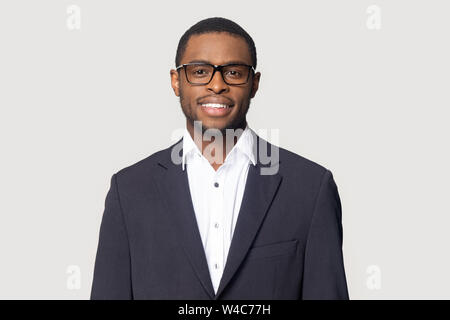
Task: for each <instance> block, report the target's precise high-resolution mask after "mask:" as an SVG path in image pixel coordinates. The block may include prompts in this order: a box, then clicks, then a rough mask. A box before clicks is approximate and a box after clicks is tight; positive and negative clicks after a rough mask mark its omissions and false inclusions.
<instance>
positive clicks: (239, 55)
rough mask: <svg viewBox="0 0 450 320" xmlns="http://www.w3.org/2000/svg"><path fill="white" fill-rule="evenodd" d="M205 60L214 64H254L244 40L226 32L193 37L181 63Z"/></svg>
mask: <svg viewBox="0 0 450 320" xmlns="http://www.w3.org/2000/svg"><path fill="white" fill-rule="evenodd" d="M197 60H203V61H208V62H210V63H212V64H217V65H219V64H225V63H229V62H242V63H245V64H249V65H251V64H252V59H251V56H250V50H249V47H248V45H247V42H246V41H245V40H244V38H242V37H239V36H236V35H231V34H229V33H226V32H213V33H205V34H199V35H193V36H191V37H190V38H189V41H188V43H187V46H186V50H185V52H184V54H183V57H182V59H181V63H189V62H192V61H197Z"/></svg>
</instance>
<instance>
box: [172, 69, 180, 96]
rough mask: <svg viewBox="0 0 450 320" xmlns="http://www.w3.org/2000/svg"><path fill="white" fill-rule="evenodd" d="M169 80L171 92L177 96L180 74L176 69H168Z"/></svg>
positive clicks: (178, 94)
mask: <svg viewBox="0 0 450 320" xmlns="http://www.w3.org/2000/svg"><path fill="white" fill-rule="evenodd" d="M170 82H171V85H172V89H173V92H174V93H175V95H176V96H177V97H179V96H180V74H179V73H178V71H177V70H175V69H171V70H170Z"/></svg>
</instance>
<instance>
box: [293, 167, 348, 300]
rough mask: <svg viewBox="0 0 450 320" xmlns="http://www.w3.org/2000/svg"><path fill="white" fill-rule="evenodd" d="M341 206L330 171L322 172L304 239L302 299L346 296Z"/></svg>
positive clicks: (342, 297) (331, 298) (344, 298)
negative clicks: (309, 223) (306, 237)
mask: <svg viewBox="0 0 450 320" xmlns="http://www.w3.org/2000/svg"><path fill="white" fill-rule="evenodd" d="M342 243H343V234H342V208H341V201H340V198H339V194H338V189H337V186H336V183H335V182H334V179H333V174H332V173H331V171H329V170H326V172H325V173H324V174H323V177H322V181H321V185H320V189H319V193H318V196H317V199H316V203H315V207H314V212H313V216H312V220H311V225H310V229H309V234H308V239H307V242H306V249H305V250H306V251H305V260H304V268H303V287H302V299H304V300H322V299H323V300H348V299H349V296H348V289H347V281H346V277H345V270H344V261H343V254H342Z"/></svg>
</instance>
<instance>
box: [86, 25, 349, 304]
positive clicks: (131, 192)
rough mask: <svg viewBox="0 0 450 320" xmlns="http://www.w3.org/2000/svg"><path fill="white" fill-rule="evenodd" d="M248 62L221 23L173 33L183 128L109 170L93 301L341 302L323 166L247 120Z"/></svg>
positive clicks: (333, 210)
mask: <svg viewBox="0 0 450 320" xmlns="http://www.w3.org/2000/svg"><path fill="white" fill-rule="evenodd" d="M256 62H257V60H256V49H255V45H254V42H253V40H252V38H251V37H250V36H249V35H248V34H247V32H246V31H244V30H243V29H242V28H241V27H240V26H239V25H237V24H236V23H234V22H232V21H230V20H227V19H223V18H210V19H206V20H202V21H200V22H198V23H197V24H195V25H194V26H192V27H191V28H190V29H189V30H187V31H186V33H185V34H184V35H183V36H182V38H181V39H180V42H179V45H178V49H177V54H176V69H173V70H171V71H170V75H171V84H172V88H173V90H174V92H175V95H176V96H179V97H180V103H181V108H182V110H183V113H184V114H185V116H186V130H185V133H184V136H183V138H182V139H180V140H179V141H178V142H177V143H175V144H174V145H172V146H170V147H169V148H167V149H165V150H162V151H159V152H156V153H155V154H153V155H151V156H149V157H147V158H145V159H143V160H141V161H139V162H137V163H135V164H133V165H131V166H129V167H127V168H124V169H122V170H120V171H118V172H117V173H115V174H114V175H113V176H112V179H111V186H110V190H109V192H108V194H107V197H106V201H105V211H104V213H103V218H102V223H101V227H100V236H99V244H98V249H97V256H96V261H95V270H94V279H93V283H92V291H91V299H348V291H347V284H346V277H345V271H344V264H343V255H342V241H343V240H342V238H343V237H342V223H341V203H340V198H339V195H338V190H337V186H336V184H335V182H334V180H333V175H332V173H331V172H330V171H329V170H328V169H326V168H324V167H322V166H321V165H319V164H317V163H314V162H312V161H310V160H308V159H305V158H303V157H301V156H299V155H296V154H294V153H292V152H289V151H287V150H285V149H282V148H277V147H275V146H274V145H271V144H269V143H268V142H267V141H265V140H263V139H261V138H260V137H259V136H257V135H256V134H255V133H254V131H253V130H251V129H250V128H249V126H248V124H247V120H246V114H247V111H248V109H249V106H250V100H251V99H252V98H253V97H254V96H255V94H256V92H257V90H258V84H259V80H260V76H261V74H260V73H259V72H256ZM262 151H264V152H262ZM267 152H270V155H269V156H270V158H268V157H267ZM267 159H269V160H270V161H267Z"/></svg>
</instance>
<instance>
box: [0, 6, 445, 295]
mask: <svg viewBox="0 0 450 320" xmlns="http://www.w3.org/2000/svg"><path fill="white" fill-rule="evenodd" d="M449 9H450V3H449V2H448V1H445V0H443V1H437V0H429V1H425V0H422V1H411V0H408V1H406V0H404V1H399V0H390V1H387V0H376V1H366V0H354V1H350V0H348V1H336V0H327V1H323V0H322V1H320V0H310V1H280V0H279V1H242V0H239V1H225V2H214V1H134V0H133V1H132V0H128V1H124V0H123V1H111V0H108V1H106V0H102V1H99V0H89V1H87V0H72V1H62V0H59V1H57V0H54V1H50V0H41V1H32V0H28V1H23V0H14V1H13V0H2V1H1V2H0V112H1V113H0V137H1V138H0V139H1V150H0V155H1V157H0V298H3V299H16V298H19V299H87V298H89V294H90V289H91V281H92V273H93V267H94V259H95V254H96V249H97V241H98V231H99V227H100V222H101V217H102V214H103V209H104V201H105V196H106V193H107V191H108V188H109V182H110V178H111V175H112V174H113V173H115V172H117V171H118V170H120V169H121V168H123V167H125V166H129V165H131V164H133V163H135V162H137V161H139V160H141V159H143V158H145V157H147V156H148V155H150V154H152V153H153V152H155V151H157V150H160V149H162V148H165V147H167V146H169V145H170V144H172V143H173V140H172V139H171V138H172V134H173V133H174V131H176V130H177V129H180V128H183V126H184V116H183V114H182V112H181V110H180V106H179V102H178V99H177V98H176V97H175V96H174V94H173V91H172V88H171V87H170V81H169V70H170V68H173V67H174V57H175V50H176V46H177V43H178V40H179V38H180V36H181V35H182V34H183V32H184V31H185V30H186V29H187V28H188V27H190V26H191V25H192V24H194V23H196V22H197V21H199V20H201V19H203V18H207V17H211V16H223V17H227V18H230V19H232V20H234V21H236V22H237V23H239V24H241V25H242V26H243V27H244V28H245V29H246V30H247V31H248V32H249V33H250V35H252V37H253V39H254V40H255V43H256V47H257V52H258V71H260V72H261V73H262V76H261V84H260V89H259V92H258V94H257V96H256V97H255V99H253V101H252V104H251V107H250V111H249V114H248V121H249V125H250V127H252V128H253V129H254V130H255V131H257V132H258V130H259V129H261V128H263V129H264V128H265V129H271V128H274V129H279V130H280V131H279V133H280V135H279V144H280V146H282V147H284V148H287V149H289V150H291V151H294V152H296V153H298V154H300V155H302V156H304V157H307V158H309V159H311V160H313V161H315V162H318V163H320V164H321V165H323V166H325V167H327V168H328V169H330V170H331V171H332V172H333V175H334V177H335V181H336V183H337V185H338V190H339V192H340V196H341V201H342V207H343V224H344V257H345V266H346V272H347V279H348V285H349V291H350V297H351V298H352V299H422V298H423V299H432V298H438V299H443V298H446V299H449V298H450V291H449V287H450V276H449V269H450V257H449V248H448V247H449V243H450V234H449V231H448V230H449V224H450V218H449V213H450V204H449V201H448V198H449V190H450V187H449V182H450V168H449V163H450V151H449V137H450V128H449V126H448V121H449V116H450V111H449V108H450V98H449V84H450V83H449V82H450V80H449V77H450V76H449V75H450V63H449V57H450V52H449V51H450V46H449V42H448V39H449V31H450V20H449V18H448V14H449ZM77 17H78V18H77ZM77 19H78V20H77ZM268 138H269V140H271V139H270V136H269V137H268Z"/></svg>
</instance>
